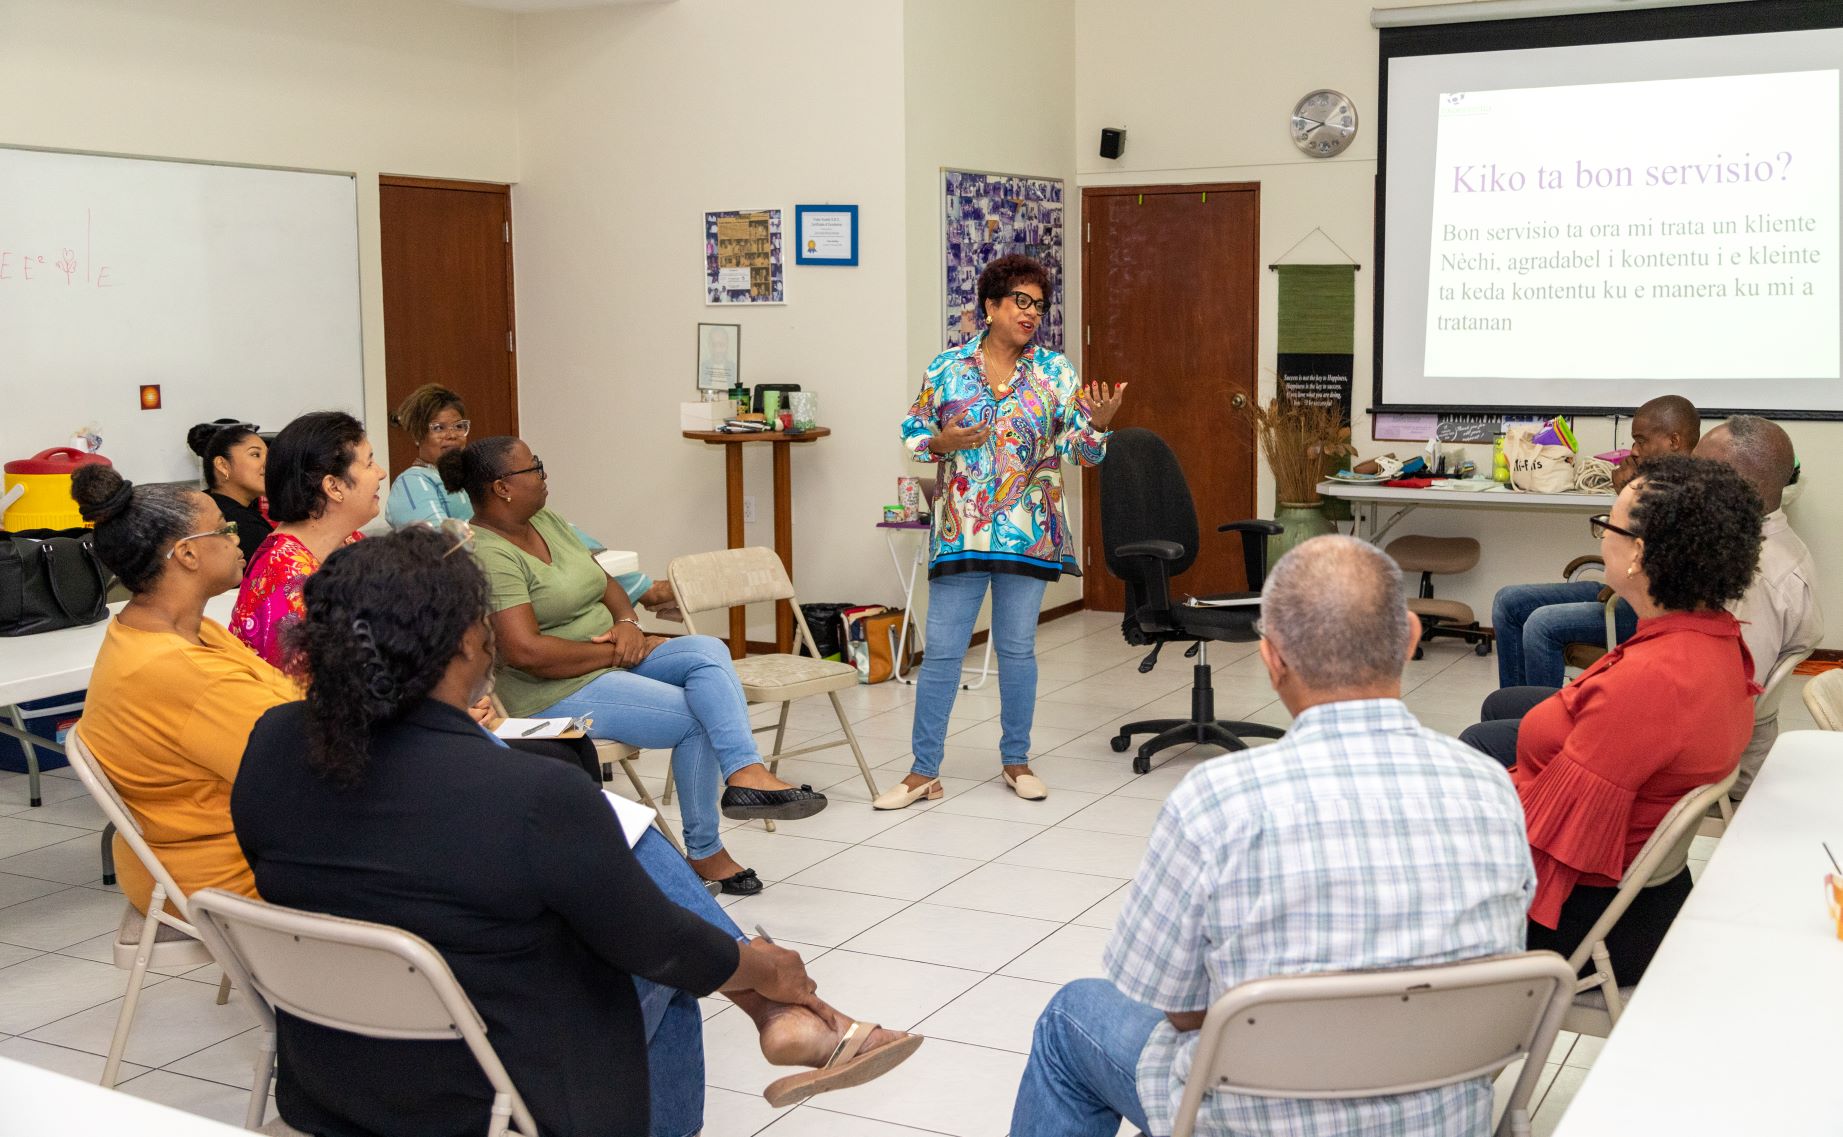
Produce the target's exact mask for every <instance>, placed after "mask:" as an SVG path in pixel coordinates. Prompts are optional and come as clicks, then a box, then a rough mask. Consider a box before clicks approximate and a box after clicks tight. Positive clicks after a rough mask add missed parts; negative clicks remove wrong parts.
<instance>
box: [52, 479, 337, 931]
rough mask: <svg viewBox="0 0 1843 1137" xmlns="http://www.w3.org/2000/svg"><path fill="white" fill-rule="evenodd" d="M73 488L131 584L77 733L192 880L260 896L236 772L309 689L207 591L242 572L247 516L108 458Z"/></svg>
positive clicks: (100, 553) (130, 892)
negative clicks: (221, 619)
mask: <svg viewBox="0 0 1843 1137" xmlns="http://www.w3.org/2000/svg"><path fill="white" fill-rule="evenodd" d="M71 495H72V496H73V497H75V498H76V500H77V504H78V507H79V508H80V509H81V510H82V512H83V519H84V520H85V521H86V522H89V523H90V524H92V525H94V526H95V527H96V529H95V537H94V540H95V549H96V556H97V559H99V560H101V561H102V563H103V565H104V567H106V568H107V569H108V570H109V571H110V572H112V573H114V574H115V575H116V577H117V578H118V579H119V580H120V581H121V582H122V585H123V587H125V588H127V589H128V592H129V597H128V603H127V604H126V605H124V606H123V607H122V610H121V612H120V613H118V614H117V615H116V616H115V618H114V619H112V620H110V621H109V627H108V631H107V632H106V633H105V634H104V636H103V641H102V649H101V650H100V651H99V652H97V654H96V667H95V670H94V671H93V672H92V674H91V677H90V687H89V693H88V695H87V697H86V700H85V706H84V710H83V719H82V721H81V722H79V723H78V724H77V733H78V734H79V735H81V736H82V738H83V741H84V743H85V744H87V745H88V746H89V748H90V750H91V751H92V752H93V753H94V754H95V755H96V761H97V762H98V763H99V764H100V765H101V766H102V768H103V770H104V771H105V772H106V773H107V774H108V777H109V781H111V782H112V783H114V785H115V788H116V791H117V792H119V793H120V794H121V796H122V800H123V801H124V802H126V803H127V805H128V808H130V809H131V810H133V811H134V815H135V817H136V818H138V819H139V820H140V822H141V831H142V833H143V834H144V835H145V836H146V838H147V843H148V845H149V846H150V847H152V849H153V851H154V853H155V854H156V855H157V856H158V857H159V858H160V862H161V864H163V865H165V866H166V869H167V871H168V872H170V873H172V875H173V878H174V881H175V883H177V884H178V885H179V887H180V888H181V889H183V890H184V891H185V892H187V893H188V894H189V893H192V892H195V891H197V890H198V889H201V888H222V889H225V890H227V891H230V892H237V893H241V894H243V895H245V896H253V895H255V892H256V885H255V881H254V879H253V878H252V877H251V876H250V869H249V865H248V863H247V862H245V861H244V859H243V851H242V850H241V849H239V848H238V847H237V838H236V835H235V834H234V833H233V832H231V824H230V789H231V784H232V783H233V782H234V781H235V780H236V777H237V770H238V767H239V765H240V763H241V762H242V760H243V748H244V746H245V745H246V744H247V743H248V742H249V737H250V729H251V728H252V727H254V726H255V725H256V720H257V719H259V718H261V717H262V715H263V713H264V712H265V711H267V710H269V708H271V707H275V706H279V705H281V704H282V703H287V702H292V701H293V700H295V699H298V698H300V697H301V693H300V690H299V688H297V687H296V686H295V685H294V683H293V682H292V681H290V680H289V679H288V678H287V677H286V676H284V675H283V674H282V673H281V672H279V671H277V670H276V669H275V668H273V667H271V666H269V664H268V663H266V662H264V661H263V660H262V659H261V658H259V657H258V656H257V655H256V653H255V652H253V651H251V650H250V649H249V648H247V647H245V646H244V645H243V644H242V642H240V641H239V640H238V639H237V637H235V636H233V635H231V634H230V632H228V631H226V630H225V629H224V628H223V627H222V626H221V625H219V624H217V623H216V622H214V621H212V620H209V619H206V618H205V602H206V601H207V600H210V599H211V598H212V597H214V596H216V595H218V594H219V593H222V592H227V591H229V590H230V589H233V588H235V587H237V584H238V583H239V582H240V581H242V579H243V553H242V552H241V551H240V550H239V549H238V547H237V538H238V536H239V527H238V525H237V523H236V522H231V521H226V520H225V519H224V514H223V511H222V510H220V509H219V508H218V506H217V503H216V502H214V501H213V500H212V499H211V498H210V497H208V496H206V495H205V494H202V493H199V492H198V491H197V490H188V489H185V488H183V487H180V486H175V485H148V486H136V485H134V484H133V483H132V482H128V481H125V480H124V479H123V478H122V476H121V474H120V473H118V472H117V471H116V470H115V469H113V468H112V467H109V466H100V465H98V466H84V467H81V468H80V469H78V471H77V472H76V474H75V475H73V476H72V478H71ZM115 844H116V851H115V867H116V873H117V874H118V877H119V879H120V881H121V887H122V892H123V893H125V894H126V895H127V897H128V899H129V900H131V901H132V902H133V903H134V906H135V907H137V908H139V909H141V910H142V911H143V912H145V911H146V910H147V903H148V898H149V895H150V894H151V893H152V891H153V878H152V877H150V876H149V875H148V874H147V870H146V869H144V868H142V867H141V862H140V861H139V860H138V859H137V858H136V857H135V856H134V855H133V853H131V852H130V851H129V850H128V848H127V846H126V845H125V844H123V843H122V840H121V838H120V837H119V836H118V837H117V838H116V839H115Z"/></svg>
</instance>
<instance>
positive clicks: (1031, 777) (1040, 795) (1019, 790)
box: [1005, 774, 1049, 801]
mask: <svg viewBox="0 0 1843 1137" xmlns="http://www.w3.org/2000/svg"><path fill="white" fill-rule="evenodd" d="M1005 784H1006V785H1008V786H1010V787H1011V792H1013V793H1015V794H1017V796H1019V797H1021V798H1023V799H1024V800H1025V801H1042V800H1043V799H1044V798H1046V797H1048V796H1049V787H1048V786H1046V785H1044V784H1043V779H1042V778H1039V777H1037V776H1036V775H1035V774H1019V775H1018V776H1017V777H1015V778H1014V777H1012V776H1011V775H1010V774H1006V775H1005Z"/></svg>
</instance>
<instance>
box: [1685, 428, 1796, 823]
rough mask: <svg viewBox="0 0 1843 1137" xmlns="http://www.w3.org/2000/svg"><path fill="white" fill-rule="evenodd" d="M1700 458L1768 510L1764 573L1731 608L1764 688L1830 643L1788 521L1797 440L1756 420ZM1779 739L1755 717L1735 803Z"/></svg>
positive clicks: (1770, 724) (1718, 432) (1771, 719)
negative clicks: (1728, 470) (1780, 667)
mask: <svg viewBox="0 0 1843 1137" xmlns="http://www.w3.org/2000/svg"><path fill="white" fill-rule="evenodd" d="M1696 457H1698V458H1713V459H1714V460H1716V461H1717V462H1725V463H1727V464H1728V465H1730V466H1732V467H1734V469H1735V470H1736V471H1737V472H1738V473H1739V474H1740V475H1741V477H1743V478H1746V479H1747V482H1748V484H1749V485H1751V486H1753V488H1754V492H1755V493H1757V494H1759V495H1760V504H1761V505H1762V506H1763V507H1764V508H1765V510H1766V523H1765V526H1764V527H1763V529H1762V532H1761V536H1762V537H1763V538H1764V539H1763V541H1762V543H1761V545H1760V568H1759V571H1758V572H1757V573H1756V574H1755V576H1754V578H1753V584H1752V585H1750V586H1749V587H1748V589H1747V594H1746V595H1745V596H1743V597H1741V599H1740V600H1739V601H1738V602H1737V603H1735V604H1733V605H1731V606H1730V607H1729V611H1731V612H1733V613H1734V615H1735V618H1736V619H1738V620H1740V622H1741V638H1742V639H1744V640H1745V641H1746V642H1747V650H1748V652H1749V653H1751V654H1752V655H1753V681H1754V682H1755V683H1758V684H1761V685H1762V686H1764V685H1765V683H1766V680H1767V678H1768V677H1769V676H1771V675H1772V672H1773V666H1774V664H1775V663H1777V662H1778V661H1779V660H1781V659H1788V658H1792V657H1803V656H1805V655H1808V654H1810V652H1811V651H1812V649H1814V648H1816V647H1817V645H1818V641H1820V640H1821V639H1823V637H1824V615H1823V612H1822V611H1821V610H1820V609H1819V607H1818V603H1817V595H1816V582H1817V566H1816V565H1815V564H1814V563H1813V562H1812V560H1811V551H1810V550H1809V549H1807V548H1805V543H1804V542H1803V541H1802V540H1800V539H1799V536H1798V534H1796V533H1794V532H1792V526H1791V524H1790V523H1789V522H1788V521H1787V520H1786V516H1785V508H1784V497H1785V487H1786V483H1787V482H1789V481H1791V479H1792V440H1791V438H1790V437H1789V436H1788V435H1787V434H1786V433H1785V431H1784V430H1783V429H1782V428H1781V427H1780V426H1779V425H1778V424H1777V423H1773V422H1769V421H1767V420H1766V419H1763V418H1760V417H1759V416H1758V415H1735V416H1734V417H1733V418H1731V419H1729V420H1728V421H1726V422H1724V423H1722V424H1721V425H1720V426H1717V427H1716V428H1715V429H1713V430H1711V431H1709V433H1708V434H1707V436H1705V437H1704V438H1703V439H1702V441H1701V442H1700V443H1699V444H1698V445H1697V446H1696ZM1777 737H1779V715H1778V713H1777V711H1773V712H1772V713H1769V714H1766V715H1765V717H1759V716H1757V715H1756V717H1755V719H1754V724H1753V737H1752V738H1751V739H1750V740H1749V741H1748V743H1747V749H1746V750H1745V751H1743V752H1742V753H1741V772H1740V776H1739V777H1737V778H1736V779H1735V781H1734V789H1733V790H1732V791H1730V794H1731V796H1732V797H1734V798H1735V800H1737V801H1738V800H1739V799H1741V798H1742V797H1744V796H1745V795H1746V793H1747V787H1748V786H1750V785H1752V784H1753V779H1754V776H1755V775H1756V774H1758V773H1759V772H1760V767H1761V765H1762V764H1764V763H1765V761H1766V753H1767V751H1769V750H1771V749H1772V746H1773V740H1774V739H1775V738H1777Z"/></svg>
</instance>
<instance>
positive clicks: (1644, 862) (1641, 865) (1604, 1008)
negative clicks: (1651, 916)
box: [1562, 768, 1739, 1038]
mask: <svg viewBox="0 0 1843 1137" xmlns="http://www.w3.org/2000/svg"><path fill="white" fill-rule="evenodd" d="M1738 773H1739V769H1738V768H1737V769H1734V770H1730V771H1728V776H1727V777H1725V778H1723V779H1722V780H1721V781H1719V782H1712V783H1710V784H1709V785H1706V786H1697V787H1696V788H1695V789H1693V790H1691V791H1689V792H1688V793H1686V794H1684V795H1683V796H1682V797H1680V798H1678V799H1677V803H1676V804H1675V805H1673V806H1671V807H1670V812H1669V813H1666V814H1665V815H1664V819H1663V820H1662V821H1660V822H1658V825H1657V829H1656V830H1654V831H1653V832H1652V834H1651V839H1650V840H1648V841H1646V842H1645V845H1644V848H1642V849H1640V850H1638V856H1637V857H1636V858H1634V859H1633V861H1632V863H1631V864H1630V865H1629V866H1627V868H1626V870H1625V874H1624V875H1623V876H1621V877H1620V878H1619V891H1618V892H1616V893H1614V894H1613V902H1612V903H1611V904H1608V905H1607V906H1606V911H1604V912H1602V913H1600V918H1599V919H1598V920H1595V921H1594V923H1593V927H1592V928H1591V929H1589V930H1588V932H1587V935H1586V936H1585V937H1584V938H1583V939H1582V940H1581V943H1580V946H1579V947H1577V948H1575V949H1574V954H1573V955H1571V956H1569V957H1568V967H1569V968H1570V969H1571V974H1576V975H1578V974H1579V973H1580V970H1581V968H1583V967H1585V966H1587V961H1588V959H1589V958H1591V959H1592V960H1593V973H1592V974H1591V975H1589V976H1587V977H1586V978H1585V979H1579V980H1576V981H1575V994H1574V1002H1573V1003H1572V1005H1570V1006H1569V1008H1568V1014H1567V1016H1566V1018H1564V1019H1563V1021H1562V1029H1564V1030H1571V1031H1575V1032H1576V1033H1579V1034H1591V1035H1594V1036H1595V1037H1598V1038H1605V1037H1606V1036H1607V1035H1609V1034H1611V1033H1612V1030H1613V1026H1614V1025H1615V1024H1616V1023H1618V1021H1619V1016H1620V1015H1621V1014H1622V1013H1623V1012H1624V1010H1625V1004H1626V1002H1627V1001H1628V1000H1630V999H1631V997H1632V992H1633V991H1634V990H1636V987H1633V986H1625V987H1621V986H1620V985H1619V980H1618V977H1617V975H1616V974H1615V972H1614V971H1613V961H1612V957H1611V956H1610V955H1609V954H1608V953H1607V950H1606V937H1607V935H1608V934H1610V933H1611V932H1612V930H1613V926H1614V925H1616V924H1617V923H1619V918H1620V917H1622V916H1624V915H1625V912H1626V909H1628V908H1630V907H1631V906H1632V901H1634V900H1636V899H1637V898H1638V891H1639V889H1641V888H1649V887H1651V886H1652V885H1655V884H1663V883H1664V882H1665V881H1668V880H1671V879H1673V878H1674V877H1675V876H1676V875H1677V874H1678V873H1680V872H1682V871H1683V868H1684V866H1685V865H1687V864H1688V863H1689V845H1690V842H1691V841H1692V840H1694V839H1695V836H1696V830H1697V828H1698V826H1700V824H1701V822H1702V818H1703V815H1705V814H1707V813H1708V811H1709V807H1710V806H1712V805H1714V804H1715V803H1716V802H1718V801H1721V800H1723V799H1725V798H1726V797H1727V796H1728V790H1729V789H1730V788H1731V787H1732V786H1733V785H1734V779H1735V776H1736V775H1737V774H1738Z"/></svg>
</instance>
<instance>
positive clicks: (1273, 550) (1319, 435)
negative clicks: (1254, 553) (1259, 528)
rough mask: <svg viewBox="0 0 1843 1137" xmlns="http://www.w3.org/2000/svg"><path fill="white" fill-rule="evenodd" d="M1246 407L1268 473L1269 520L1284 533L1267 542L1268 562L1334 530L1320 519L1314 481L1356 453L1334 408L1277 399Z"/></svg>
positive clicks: (1322, 510) (1321, 505)
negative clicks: (1270, 480)
mask: <svg viewBox="0 0 1843 1137" xmlns="http://www.w3.org/2000/svg"><path fill="white" fill-rule="evenodd" d="M1246 407H1247V409H1246V412H1245V413H1246V414H1248V415H1249V416H1250V417H1251V418H1253V419H1254V428H1255V436H1256V437H1257V438H1258V439H1259V440H1260V447H1261V457H1262V458H1264V459H1265V460H1266V462H1267V468H1268V469H1269V470H1271V471H1273V479H1274V498H1275V504H1276V507H1277V508H1276V509H1275V510H1274V520H1275V521H1277V522H1279V523H1280V524H1281V525H1282V526H1284V527H1285V530H1286V531H1285V532H1284V533H1282V534H1280V535H1279V536H1277V537H1272V538H1269V539H1268V543H1267V560H1268V563H1269V564H1272V563H1273V562H1275V561H1277V560H1279V559H1280V557H1281V556H1283V555H1284V554H1285V553H1286V551H1287V550H1288V549H1291V548H1292V547H1293V546H1294V545H1297V544H1299V543H1300V542H1301V541H1304V540H1306V539H1308V538H1311V537H1317V536H1320V535H1321V534H1325V533H1331V532H1335V527H1334V526H1333V525H1332V524H1331V521H1330V519H1329V518H1327V517H1326V516H1325V502H1324V499H1323V498H1321V497H1320V496H1319V494H1318V482H1319V479H1321V478H1323V477H1324V476H1325V475H1326V474H1327V473H1331V472H1334V471H1336V470H1337V469H1338V467H1339V466H1340V465H1341V464H1342V463H1343V461H1344V459H1345V458H1348V457H1349V456H1350V455H1351V454H1353V453H1355V450H1354V448H1352V446H1351V445H1350V428H1349V427H1348V426H1345V425H1344V424H1343V421H1342V415H1341V414H1340V413H1339V410H1338V408H1337V407H1335V406H1325V405H1322V404H1311V403H1300V402H1293V401H1290V400H1283V399H1280V398H1278V397H1277V396H1276V397H1275V398H1273V399H1269V400H1268V402H1267V405H1266V406H1262V405H1261V404H1259V403H1252V402H1251V403H1248V404H1247V405H1246Z"/></svg>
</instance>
